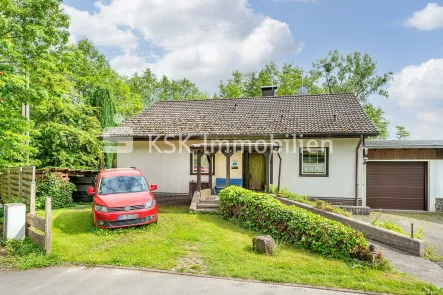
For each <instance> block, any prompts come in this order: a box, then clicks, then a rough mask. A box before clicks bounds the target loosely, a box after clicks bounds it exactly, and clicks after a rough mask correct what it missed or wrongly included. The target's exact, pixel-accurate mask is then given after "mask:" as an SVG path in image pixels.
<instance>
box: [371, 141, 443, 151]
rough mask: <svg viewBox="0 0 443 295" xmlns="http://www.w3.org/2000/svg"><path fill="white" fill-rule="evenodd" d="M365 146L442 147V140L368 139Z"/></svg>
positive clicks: (374, 147) (398, 147)
mask: <svg viewBox="0 0 443 295" xmlns="http://www.w3.org/2000/svg"><path fill="white" fill-rule="evenodd" d="M365 147H367V148H373V149H377V148H379V149H382V148H384V149H387V148H391V149H394V148H397V149H400V148H443V140H370V141H366V142H365Z"/></svg>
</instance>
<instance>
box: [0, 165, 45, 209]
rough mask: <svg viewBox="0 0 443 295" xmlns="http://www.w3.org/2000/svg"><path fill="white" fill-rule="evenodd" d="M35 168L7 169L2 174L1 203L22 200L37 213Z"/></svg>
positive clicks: (0, 183)
mask: <svg viewBox="0 0 443 295" xmlns="http://www.w3.org/2000/svg"><path fill="white" fill-rule="evenodd" d="M35 189H36V186H35V167H34V166H29V167H15V168H6V169H4V170H3V171H1V172H0V203H4V202H7V201H9V200H22V201H23V202H25V203H26V205H28V206H30V210H31V211H35Z"/></svg>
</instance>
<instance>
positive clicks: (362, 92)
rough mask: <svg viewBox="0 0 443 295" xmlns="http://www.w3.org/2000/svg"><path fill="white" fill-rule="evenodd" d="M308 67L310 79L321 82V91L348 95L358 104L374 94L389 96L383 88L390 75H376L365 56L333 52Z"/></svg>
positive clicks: (375, 65) (365, 101)
mask: <svg viewBox="0 0 443 295" xmlns="http://www.w3.org/2000/svg"><path fill="white" fill-rule="evenodd" d="M312 67H313V69H312V70H311V75H312V76H314V77H319V78H323V79H324V83H323V85H322V87H323V89H324V90H325V91H326V92H329V93H339V92H351V93H354V94H355V95H356V96H357V97H358V98H359V99H360V101H361V102H362V104H365V103H367V100H368V97H369V95H371V94H374V93H377V94H379V95H381V96H384V97H386V98H387V97H388V96H389V94H388V92H387V91H386V90H385V89H384V88H383V86H385V85H386V84H387V83H388V82H389V81H391V80H392V75H393V74H392V72H388V73H386V74H383V75H382V76H379V75H377V71H376V68H377V64H376V63H375V62H374V61H373V60H372V58H371V57H370V56H369V55H368V54H367V53H365V54H362V53H361V52H358V51H356V52H353V53H349V54H348V55H346V56H343V55H341V54H340V53H339V52H338V50H334V51H331V52H329V54H328V56H327V57H324V58H320V59H318V60H317V61H315V62H314V63H313V64H312Z"/></svg>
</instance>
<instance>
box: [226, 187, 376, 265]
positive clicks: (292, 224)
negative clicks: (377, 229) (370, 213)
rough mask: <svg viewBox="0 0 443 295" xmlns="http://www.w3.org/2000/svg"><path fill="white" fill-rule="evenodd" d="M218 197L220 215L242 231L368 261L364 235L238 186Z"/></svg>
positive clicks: (342, 256) (321, 251)
mask: <svg viewBox="0 0 443 295" xmlns="http://www.w3.org/2000/svg"><path fill="white" fill-rule="evenodd" d="M219 197H220V212H221V215H222V216H223V217H225V218H228V219H235V220H236V222H237V223H238V224H239V225H241V226H242V227H245V228H248V229H253V230H257V231H261V232H264V233H266V234H269V235H271V236H272V237H273V238H275V239H278V240H282V241H286V242H289V243H292V244H295V245H297V246H299V247H303V248H307V249H309V250H312V251H314V252H317V253H319V254H322V255H325V256H329V257H336V258H344V259H348V258H358V259H363V260H366V258H365V257H366V256H365V254H366V253H367V252H368V251H367V245H368V244H367V242H366V240H365V238H364V236H363V234H362V233H360V232H358V231H356V230H354V229H352V228H350V227H348V226H345V225H343V224H341V223H340V222H337V221H334V220H330V219H327V218H325V217H323V216H320V215H318V214H314V213H312V212H309V211H307V210H305V209H302V208H298V207H295V206H286V205H284V204H282V203H281V202H279V201H278V200H276V199H274V198H273V197H272V196H270V195H267V194H264V193H256V192H253V191H249V190H246V189H243V188H240V187H236V186H230V187H228V188H225V189H223V190H222V191H220V194H219Z"/></svg>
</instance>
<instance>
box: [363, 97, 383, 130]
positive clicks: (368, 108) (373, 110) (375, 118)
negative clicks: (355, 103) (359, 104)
mask: <svg viewBox="0 0 443 295" xmlns="http://www.w3.org/2000/svg"><path fill="white" fill-rule="evenodd" d="M363 108H364V110H365V112H366V114H367V115H368V117H369V118H371V120H372V122H373V123H374V125H375V126H377V127H378V131H379V132H380V134H379V135H378V137H377V138H376V139H386V138H388V136H389V131H388V127H389V121H388V120H387V119H386V118H385V117H384V116H383V115H384V113H385V112H384V111H383V110H382V109H381V108H380V107H375V106H374V105H373V104H370V103H368V104H365V105H364V106H363Z"/></svg>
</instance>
